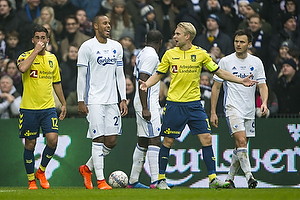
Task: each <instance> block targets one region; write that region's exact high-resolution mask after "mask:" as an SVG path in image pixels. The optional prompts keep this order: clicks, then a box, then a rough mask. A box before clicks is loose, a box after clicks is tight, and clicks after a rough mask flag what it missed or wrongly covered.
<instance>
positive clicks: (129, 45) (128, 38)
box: [119, 28, 135, 76]
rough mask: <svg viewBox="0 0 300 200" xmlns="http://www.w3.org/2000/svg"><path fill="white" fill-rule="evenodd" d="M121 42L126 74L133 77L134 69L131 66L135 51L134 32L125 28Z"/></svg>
mask: <svg viewBox="0 0 300 200" xmlns="http://www.w3.org/2000/svg"><path fill="white" fill-rule="evenodd" d="M119 42H120V44H121V45H122V47H123V65H124V74H128V75H130V76H132V74H133V67H132V66H131V55H132V53H133V50H134V49H135V46H134V44H133V32H132V31H130V30H129V29H127V28H125V29H124V30H123V32H122V35H121V36H120V38H119Z"/></svg>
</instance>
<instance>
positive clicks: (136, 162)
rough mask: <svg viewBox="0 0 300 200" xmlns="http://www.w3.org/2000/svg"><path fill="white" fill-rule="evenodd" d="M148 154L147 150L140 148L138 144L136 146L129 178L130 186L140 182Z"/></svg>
mask: <svg viewBox="0 0 300 200" xmlns="http://www.w3.org/2000/svg"><path fill="white" fill-rule="evenodd" d="M146 152H147V149H146V148H143V147H140V146H139V145H138V144H137V145H136V147H135V149H134V153H133V156H132V160H133V162H132V168H131V173H130V178H129V183H130V184H133V183H135V182H137V181H138V180H139V176H140V173H141V171H142V168H143V165H144V163H145V157H146Z"/></svg>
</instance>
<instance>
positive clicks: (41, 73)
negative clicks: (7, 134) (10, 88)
mask: <svg viewBox="0 0 300 200" xmlns="http://www.w3.org/2000/svg"><path fill="white" fill-rule="evenodd" d="M32 51H33V50H30V51H27V52H24V53H23V54H21V55H20V56H19V58H18V60H17V65H18V66H19V65H20V64H21V62H22V61H24V60H25V59H26V58H28V56H29V55H30V54H31V52H32ZM22 81H23V96H22V102H21V106H20V108H22V109H30V110H42V109H47V108H53V107H55V102H54V98H53V85H52V84H53V83H59V82H60V81H61V79H60V73H59V66H58V61H57V59H56V56H55V55H54V54H52V53H50V52H47V51H46V54H45V55H37V56H36V58H35V59H34V61H33V63H32V65H31V66H30V68H29V69H28V70H27V71H26V72H25V73H23V74H22Z"/></svg>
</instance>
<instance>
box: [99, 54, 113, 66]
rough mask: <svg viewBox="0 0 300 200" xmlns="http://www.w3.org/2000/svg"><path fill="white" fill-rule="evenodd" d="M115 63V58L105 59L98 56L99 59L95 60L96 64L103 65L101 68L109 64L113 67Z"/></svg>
mask: <svg viewBox="0 0 300 200" xmlns="http://www.w3.org/2000/svg"><path fill="white" fill-rule="evenodd" d="M116 62H117V59H116V58H105V57H103V56H99V57H98V58H97V63H98V64H99V65H103V66H105V65H107V64H109V65H114V64H115V63H116Z"/></svg>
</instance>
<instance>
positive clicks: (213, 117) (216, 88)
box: [210, 81, 222, 128]
mask: <svg viewBox="0 0 300 200" xmlns="http://www.w3.org/2000/svg"><path fill="white" fill-rule="evenodd" d="M221 86H222V83H220V82H217V81H215V82H214V84H213V86H212V88H211V99H210V101H211V108H210V109H211V110H210V123H211V124H212V125H213V126H214V127H216V128H218V123H219V119H218V116H217V112H216V107H217V102H218V98H219V94H220V89H221Z"/></svg>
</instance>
